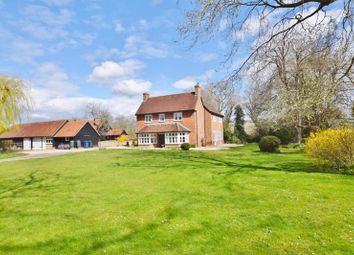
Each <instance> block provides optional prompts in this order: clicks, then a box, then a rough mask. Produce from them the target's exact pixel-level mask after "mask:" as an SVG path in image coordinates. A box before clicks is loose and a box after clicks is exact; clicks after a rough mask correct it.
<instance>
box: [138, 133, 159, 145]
mask: <svg viewBox="0 0 354 255" xmlns="http://www.w3.org/2000/svg"><path fill="white" fill-rule="evenodd" d="M156 142H157V139H156V134H139V144H155V143H156Z"/></svg>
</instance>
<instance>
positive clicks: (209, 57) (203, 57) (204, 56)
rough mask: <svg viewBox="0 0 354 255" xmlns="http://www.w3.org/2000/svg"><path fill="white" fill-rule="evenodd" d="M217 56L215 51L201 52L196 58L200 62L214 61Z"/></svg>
mask: <svg viewBox="0 0 354 255" xmlns="http://www.w3.org/2000/svg"><path fill="white" fill-rule="evenodd" d="M217 58H218V54H216V53H201V54H199V56H198V60H199V61H201V62H210V61H214V60H216V59H217Z"/></svg>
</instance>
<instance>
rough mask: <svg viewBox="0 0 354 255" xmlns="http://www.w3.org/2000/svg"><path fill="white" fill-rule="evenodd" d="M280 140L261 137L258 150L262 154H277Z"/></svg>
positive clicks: (274, 137) (272, 137) (273, 137)
mask: <svg viewBox="0 0 354 255" xmlns="http://www.w3.org/2000/svg"><path fill="white" fill-rule="evenodd" d="M279 146H280V140H279V138H278V137H276V136H263V137H262V138H261V140H260V141H259V149H260V150H261V151H262V152H278V151H279Z"/></svg>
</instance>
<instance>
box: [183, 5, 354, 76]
mask: <svg viewBox="0 0 354 255" xmlns="http://www.w3.org/2000/svg"><path fill="white" fill-rule="evenodd" d="M191 2H192V4H191V6H192V7H191V9H188V10H186V11H185V12H184V14H185V17H186V20H185V22H184V23H183V24H182V25H181V26H180V27H179V31H180V34H181V35H182V38H183V39H186V38H190V39H191V41H192V43H191V46H192V47H193V46H194V45H195V44H196V43H198V42H200V41H202V40H203V39H207V40H208V39H211V38H213V37H215V35H216V34H221V35H223V36H224V37H225V38H226V40H225V41H229V42H230V44H229V45H228V46H229V47H228V48H229V51H228V53H227V54H226V61H228V60H229V61H232V60H233V57H234V56H235V54H236V53H237V51H238V47H239V45H240V42H242V38H243V37H244V36H245V35H248V36H251V39H253V40H254V43H253V44H252V43H250V44H249V45H252V46H253V45H256V47H253V48H252V51H251V53H250V55H249V56H248V57H247V58H246V60H245V61H243V62H242V64H241V66H240V67H239V68H236V70H234V72H233V73H232V74H231V78H233V79H235V78H237V77H238V75H239V74H240V71H241V70H242V69H243V68H247V67H248V64H250V63H252V62H253V60H254V57H255V56H257V55H258V54H259V52H260V51H262V50H263V49H264V47H269V46H270V45H273V44H274V43H277V42H276V41H277V40H279V38H285V39H286V38H287V37H291V35H292V33H293V32H294V31H296V29H298V28H299V27H301V26H302V25H303V24H304V23H305V22H306V21H309V20H311V24H312V25H313V27H315V26H316V25H318V24H320V23H321V22H322V19H321V17H320V16H325V15H326V13H328V12H329V11H333V10H331V8H332V7H333V6H336V7H338V6H339V5H340V7H339V8H340V9H339V11H338V12H337V13H336V15H337V17H336V19H337V20H338V23H340V24H341V25H340V26H338V27H337V28H336V29H337V30H336V31H335V34H336V35H337V37H336V42H337V43H343V42H344V43H348V42H350V41H352V40H353V24H354V15H353V7H352V0H294V1H291V0H256V1H252V0H243V1H233V0H213V1H210V0H192V1H191ZM337 4H338V5H337ZM333 12H334V11H333ZM319 17H320V18H319ZM252 46H250V47H252ZM237 60H238V61H239V58H238V59H237ZM348 61H349V63H353V62H354V57H353V52H351V57H350V59H349V60H348ZM351 67H352V66H348V68H349V69H350V68H351Z"/></svg>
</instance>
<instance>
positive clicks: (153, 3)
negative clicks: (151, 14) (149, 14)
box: [151, 0, 163, 5]
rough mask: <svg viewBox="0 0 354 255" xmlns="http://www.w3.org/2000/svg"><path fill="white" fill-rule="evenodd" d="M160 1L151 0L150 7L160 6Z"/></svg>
mask: <svg viewBox="0 0 354 255" xmlns="http://www.w3.org/2000/svg"><path fill="white" fill-rule="evenodd" d="M162 2H163V1H162V0H151V4H152V5H159V4H162Z"/></svg>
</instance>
